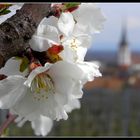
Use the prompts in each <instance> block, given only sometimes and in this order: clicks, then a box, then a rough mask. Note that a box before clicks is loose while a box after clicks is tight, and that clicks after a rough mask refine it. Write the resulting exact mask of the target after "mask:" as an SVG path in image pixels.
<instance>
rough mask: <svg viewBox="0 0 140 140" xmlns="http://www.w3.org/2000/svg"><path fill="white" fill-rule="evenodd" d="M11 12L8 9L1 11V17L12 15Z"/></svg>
mask: <svg viewBox="0 0 140 140" xmlns="http://www.w3.org/2000/svg"><path fill="white" fill-rule="evenodd" d="M10 12H11V11H10V10H8V9H1V10H0V15H5V14H8V13H10Z"/></svg>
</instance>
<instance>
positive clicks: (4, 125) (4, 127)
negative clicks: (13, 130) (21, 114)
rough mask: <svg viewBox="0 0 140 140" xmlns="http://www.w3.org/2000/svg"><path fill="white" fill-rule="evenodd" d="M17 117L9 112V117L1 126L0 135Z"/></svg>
mask: <svg viewBox="0 0 140 140" xmlns="http://www.w3.org/2000/svg"><path fill="white" fill-rule="evenodd" d="M15 118H16V116H15V115H12V114H10V113H9V115H8V118H7V119H6V120H5V121H4V123H3V124H2V125H1V126H0V136H1V135H2V134H3V132H4V130H5V129H6V128H7V127H8V126H9V125H10V124H11V123H12V122H13V121H14V119H15Z"/></svg>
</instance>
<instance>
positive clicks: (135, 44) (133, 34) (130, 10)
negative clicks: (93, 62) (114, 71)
mask: <svg viewBox="0 0 140 140" xmlns="http://www.w3.org/2000/svg"><path fill="white" fill-rule="evenodd" d="M97 6H98V7H100V8H101V10H102V12H103V13H104V15H105V17H106V22H105V24H104V30H103V31H102V32H101V33H100V34H96V36H95V40H94V42H93V45H92V47H91V49H92V50H106V51H109V50H117V49H118V45H119V41H120V38H121V25H122V19H123V18H124V17H127V18H126V19H127V39H128V41H129V45H130V49H131V50H139V51H140V3H98V4H97Z"/></svg>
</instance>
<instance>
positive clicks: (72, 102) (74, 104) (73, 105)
mask: <svg viewBox="0 0 140 140" xmlns="http://www.w3.org/2000/svg"><path fill="white" fill-rule="evenodd" d="M80 107H81V104H80V101H79V100H77V99H73V100H70V101H69V102H68V104H66V105H65V106H64V108H65V110H66V112H71V111H72V110H74V109H79V108H80Z"/></svg>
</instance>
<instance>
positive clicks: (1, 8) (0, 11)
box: [0, 4, 12, 16]
mask: <svg viewBox="0 0 140 140" xmlns="http://www.w3.org/2000/svg"><path fill="white" fill-rule="evenodd" d="M10 6H12V4H0V16H1V15H5V14H8V13H10V12H11V11H10V10H9V9H8V8H9V7H10Z"/></svg>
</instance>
